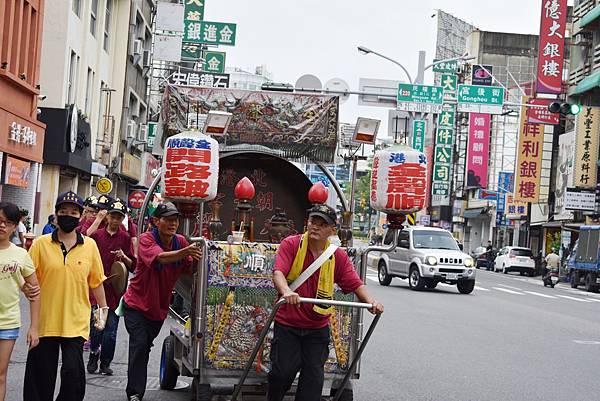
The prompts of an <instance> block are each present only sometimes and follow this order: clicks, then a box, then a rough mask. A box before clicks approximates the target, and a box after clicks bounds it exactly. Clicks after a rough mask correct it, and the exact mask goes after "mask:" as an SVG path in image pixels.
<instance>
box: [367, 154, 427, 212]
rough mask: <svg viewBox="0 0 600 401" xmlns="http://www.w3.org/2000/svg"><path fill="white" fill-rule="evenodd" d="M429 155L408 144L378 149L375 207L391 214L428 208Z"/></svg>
mask: <svg viewBox="0 0 600 401" xmlns="http://www.w3.org/2000/svg"><path fill="white" fill-rule="evenodd" d="M426 192H427V158H426V157H425V155H424V154H423V153H422V152H419V151H418V150H415V149H413V148H409V147H408V146H404V145H396V146H393V147H391V148H387V149H383V150H378V151H377V152H375V157H374V158H373V171H372V173H371V196H370V198H371V207H372V208H373V209H374V210H379V211H381V212H385V213H387V214H406V213H414V212H417V211H419V210H421V209H423V207H425V195H426Z"/></svg>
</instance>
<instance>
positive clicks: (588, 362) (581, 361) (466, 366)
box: [7, 271, 600, 401]
mask: <svg viewBox="0 0 600 401" xmlns="http://www.w3.org/2000/svg"><path fill="white" fill-rule="evenodd" d="M478 274H479V275H478V280H477V287H476V289H475V291H474V292H473V294H471V295H461V294H459V293H458V292H457V291H456V289H455V288H454V287H450V286H445V285H439V286H438V288H437V289H435V290H430V291H424V292H413V291H410V290H409V289H408V284H407V283H406V281H403V280H399V279H394V280H393V281H392V284H391V285H390V286H389V287H381V286H379V284H378V283H377V278H376V274H375V272H374V271H372V272H370V273H369V275H368V280H367V281H368V285H369V289H370V291H372V292H373V294H375V296H376V297H377V299H378V300H380V301H381V302H383V303H384V304H385V306H386V313H385V314H384V317H383V318H382V320H381V323H380V326H379V327H378V329H377V331H376V332H375V334H374V336H373V339H372V342H371V344H369V347H368V349H367V351H366V353H365V355H364V358H363V364H362V378H361V380H359V381H358V382H357V383H356V384H355V399H356V400H373V401H384V400H395V401H397V400H410V401H425V400H427V401H429V400H431V401H434V400H435V401H439V400H444V401H450V400H457V401H459V400H460V401H468V400H478V401H482V400H488V401H496V400H498V401H500V400H502V401H505V400H507V399H508V400H544V401H552V400H557V401H558V400H561V401H563V400H578V401H586V400H597V399H598V393H600V384H599V383H598V380H597V375H596V372H597V371H599V370H600V358H599V356H600V324H599V323H598V316H599V315H600V295H598V294H588V293H585V292H583V291H581V290H572V289H570V288H567V287H566V286H562V287H561V288H558V287H557V288H555V289H550V288H544V287H543V286H542V285H541V282H540V280H539V279H535V278H534V279H532V278H525V277H520V276H513V275H502V274H500V273H491V272H482V271H480V272H479V273H478ZM166 326H167V325H166V324H165V326H164V327H163V330H162V333H161V336H160V337H159V340H158V341H157V344H159V345H160V344H162V338H163V337H164V336H165V335H166V334H167V327H166ZM22 337H23V336H22ZM22 340H23V339H22V338H21V339H20V340H19V342H18V344H17V348H16V350H15V352H14V353H13V357H12V360H11V365H10V368H9V369H10V370H9V383H8V397H7V400H8V401H16V400H20V399H21V383H22V377H23V372H24V366H25V365H24V362H25V357H26V354H25V351H24V350H25V346H24V344H23V341H22ZM126 341H127V333H126V331H125V330H124V327H122V325H121V328H120V332H119V344H118V346H117V352H116V356H115V362H114V364H113V367H114V368H115V376H113V377H112V378H107V377H103V376H99V375H88V386H87V395H86V400H102V401H109V400H124V399H125V397H124V391H123V390H122V388H124V383H125V381H124V376H125V374H126V361H127V343H126ZM159 356H160V348H159V347H155V349H154V350H153V352H152V354H151V362H150V369H149V374H150V376H153V377H156V376H157V374H158V359H159ZM86 361H87V354H86ZM548 378H550V380H551V382H552V383H554V384H553V386H552V387H550V386H547V385H546V383H547V382H548V381H549V379H548ZM182 381H183V383H182V384H184V385H185V384H186V382H189V380H187V379H182ZM151 384H152V385H154V386H155V387H156V382H155V381H154V383H151ZM145 400H174V401H179V400H186V401H187V400H189V392H188V389H183V390H180V391H175V392H164V391H160V390H150V391H148V392H147V395H146V397H145Z"/></svg>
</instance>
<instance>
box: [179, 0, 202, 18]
mask: <svg viewBox="0 0 600 401" xmlns="http://www.w3.org/2000/svg"><path fill="white" fill-rule="evenodd" d="M184 5H185V14H184V15H183V19H184V20H186V21H202V20H203V19H204V0H185V1H184Z"/></svg>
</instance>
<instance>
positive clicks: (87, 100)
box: [85, 68, 94, 117]
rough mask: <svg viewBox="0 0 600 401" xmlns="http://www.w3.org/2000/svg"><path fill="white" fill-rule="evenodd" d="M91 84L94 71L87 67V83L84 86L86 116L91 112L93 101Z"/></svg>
mask: <svg viewBox="0 0 600 401" xmlns="http://www.w3.org/2000/svg"><path fill="white" fill-rule="evenodd" d="M93 86H94V72H93V71H92V69H91V68H88V72H87V83H86V87H85V114H87V115H88V117H89V116H90V114H91V109H92V102H93V93H94V90H93Z"/></svg>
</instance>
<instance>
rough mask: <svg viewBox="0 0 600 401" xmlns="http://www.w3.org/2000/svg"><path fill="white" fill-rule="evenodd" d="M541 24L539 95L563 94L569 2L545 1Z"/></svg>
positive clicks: (538, 75)
mask: <svg viewBox="0 0 600 401" xmlns="http://www.w3.org/2000/svg"><path fill="white" fill-rule="evenodd" d="M541 3H542V20H541V24H540V36H539V37H540V41H539V43H540V44H539V46H538V48H539V50H538V66H537V82H536V92H537V93H550V94H559V93H561V92H562V90H561V89H562V76H563V60H564V57H565V53H564V52H565V28H566V25H567V0H544V1H542V2H541Z"/></svg>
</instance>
